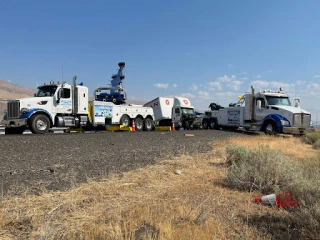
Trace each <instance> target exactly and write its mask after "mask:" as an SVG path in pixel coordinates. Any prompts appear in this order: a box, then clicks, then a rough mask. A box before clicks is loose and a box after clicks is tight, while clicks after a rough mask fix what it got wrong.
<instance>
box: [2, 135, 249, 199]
mask: <svg viewBox="0 0 320 240" xmlns="http://www.w3.org/2000/svg"><path fill="white" fill-rule="evenodd" d="M185 133H189V134H194V136H192V137H187V136H185V135H184V134H185ZM243 135H244V134H243V133H241V132H228V131H218V130H197V131H196V130H195V131H174V132H97V133H69V134H47V135H34V134H25V135H0V163H1V164H0V173H1V176H0V184H1V186H0V187H1V188H0V196H8V197H9V196H13V195H16V194H19V193H23V192H26V191H29V192H31V193H34V194H39V193H40V192H42V191H43V190H66V189H69V188H70V187H72V186H75V185H77V184H79V183H83V182H86V181H88V179H92V178H94V179H96V180H99V178H105V177H107V175H108V174H109V173H112V172H113V173H114V172H116V173H120V172H124V171H130V170H132V169H136V168H139V167H144V166H146V165H149V164H154V163H156V161H157V160H161V159H164V158H168V157H170V156H178V155H181V154H197V153H203V152H206V151H208V150H211V148H210V147H209V145H208V143H209V142H213V141H216V140H221V139H225V138H229V137H236V136H243ZM246 136H248V137H250V136H249V135H246Z"/></svg>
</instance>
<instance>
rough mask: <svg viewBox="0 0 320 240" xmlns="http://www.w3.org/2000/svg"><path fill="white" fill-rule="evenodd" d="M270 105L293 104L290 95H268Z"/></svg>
mask: <svg viewBox="0 0 320 240" xmlns="http://www.w3.org/2000/svg"><path fill="white" fill-rule="evenodd" d="M266 98H267V102H268V105H285V106H291V103H290V100H289V98H288V97H271V96H267V97H266Z"/></svg>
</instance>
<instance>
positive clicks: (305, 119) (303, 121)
mask: <svg viewBox="0 0 320 240" xmlns="http://www.w3.org/2000/svg"><path fill="white" fill-rule="evenodd" d="M310 120H311V116H310V114H293V124H292V126H293V127H304V128H309V127H310Z"/></svg>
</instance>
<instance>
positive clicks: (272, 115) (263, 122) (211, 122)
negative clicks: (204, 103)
mask: <svg viewBox="0 0 320 240" xmlns="http://www.w3.org/2000/svg"><path fill="white" fill-rule="evenodd" d="M251 89H252V92H251V93H246V94H245V95H244V96H240V97H239V98H240V100H239V101H238V103H232V104H229V107H224V108H220V109H218V110H210V111H206V112H205V115H206V117H205V118H204V120H203V121H204V123H203V126H204V127H205V128H210V129H220V128H231V129H237V128H240V127H241V128H244V129H245V130H247V131H263V132H265V133H266V134H268V135H274V134H277V133H286V134H294V135H302V134H305V133H306V132H307V131H309V130H311V128H310V123H311V114H310V113H309V112H308V111H306V110H303V109H301V108H300V99H299V98H294V99H293V102H294V104H293V103H291V101H290V99H289V96H288V95H287V94H286V93H284V92H283V91H282V90H281V89H280V90H279V91H276V92H272V91H261V92H257V93H255V90H254V87H253V86H251Z"/></svg>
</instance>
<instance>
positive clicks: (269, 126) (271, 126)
mask: <svg viewBox="0 0 320 240" xmlns="http://www.w3.org/2000/svg"><path fill="white" fill-rule="evenodd" d="M264 132H265V134H266V135H276V134H277V129H276V125H275V123H274V122H271V121H269V122H267V123H266V127H265V130H264Z"/></svg>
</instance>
